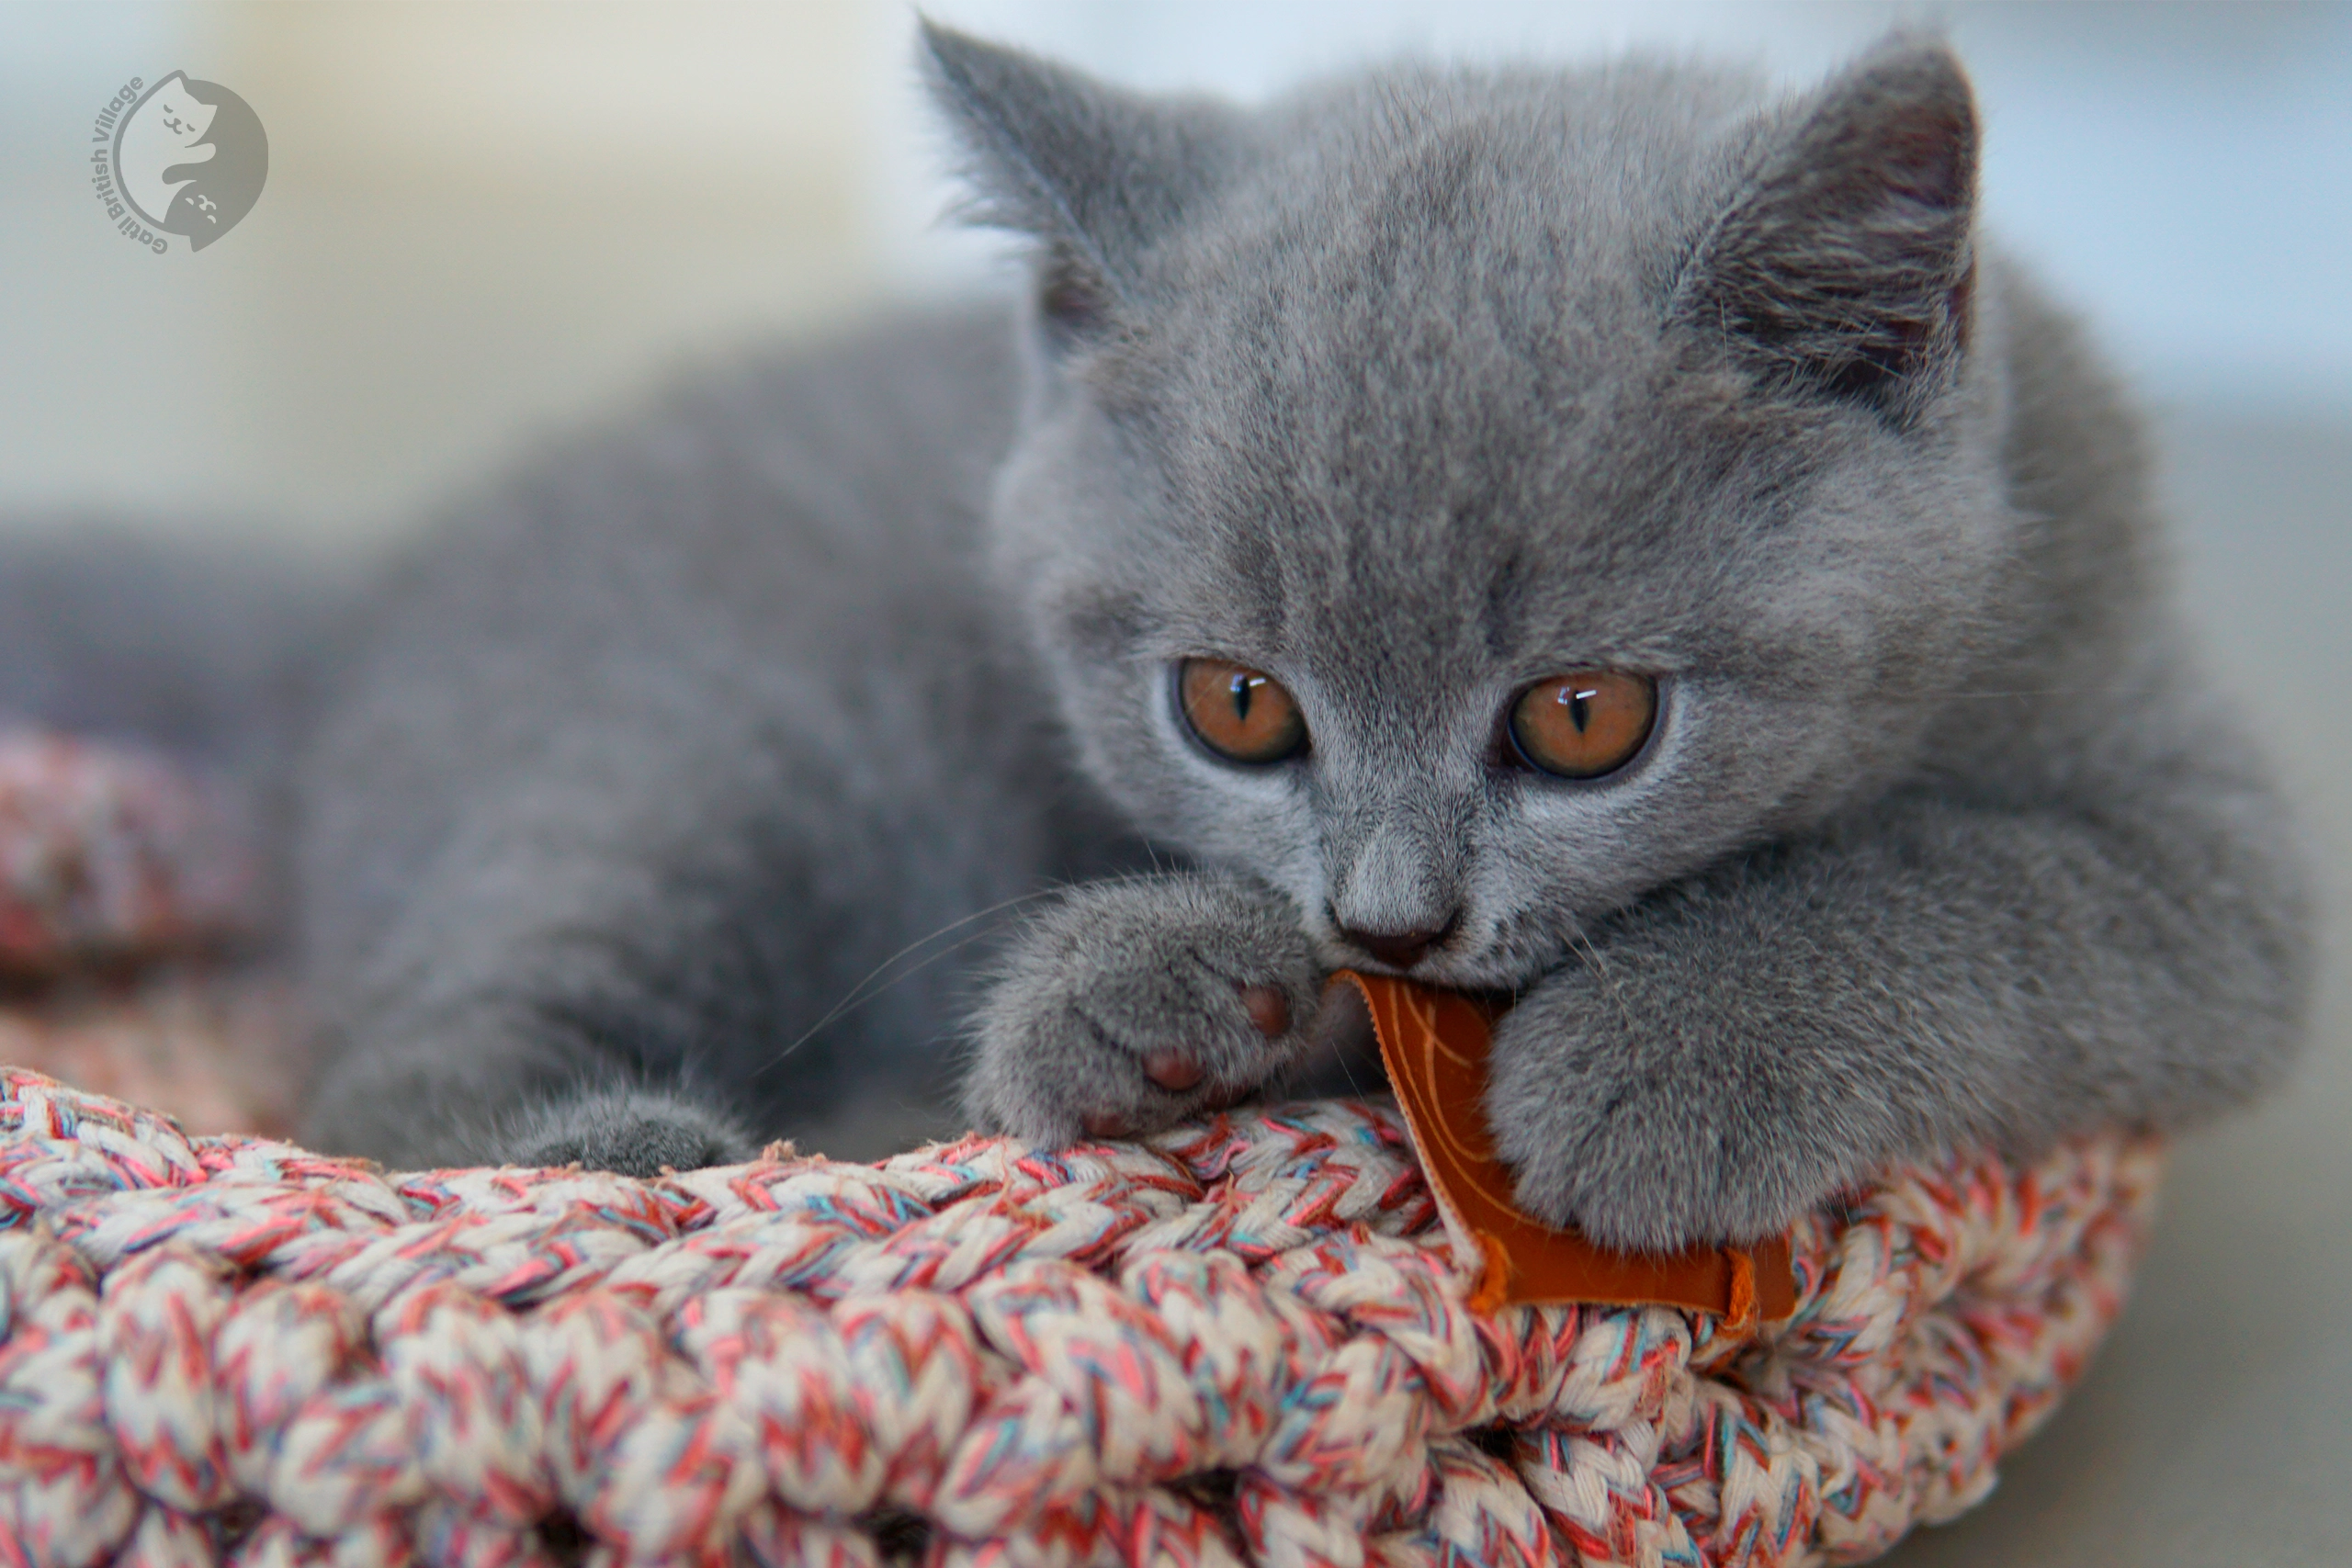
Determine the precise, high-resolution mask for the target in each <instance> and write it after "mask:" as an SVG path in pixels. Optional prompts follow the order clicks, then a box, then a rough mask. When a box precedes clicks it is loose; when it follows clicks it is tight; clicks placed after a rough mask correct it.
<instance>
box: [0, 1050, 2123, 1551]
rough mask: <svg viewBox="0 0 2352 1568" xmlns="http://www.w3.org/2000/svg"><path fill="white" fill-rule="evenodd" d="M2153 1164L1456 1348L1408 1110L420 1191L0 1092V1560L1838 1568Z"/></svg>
mask: <svg viewBox="0 0 2352 1568" xmlns="http://www.w3.org/2000/svg"><path fill="white" fill-rule="evenodd" d="M2157 1168H2158V1153H2157V1150H2156V1148H2155V1147H2154V1145H2152V1144H2149V1143H2146V1142H2133V1141H2128V1140H2124V1139H2120V1138H2110V1139H2105V1140H2096V1141H2088V1142H2083V1143H2078V1144H2075V1145H2069V1146H2067V1147H2066V1148H2064V1149H2063V1150H2061V1151H2060V1152H2058V1153H2057V1154H2055V1155H2053V1156H2051V1157H2050V1158H2048V1159H2047V1160H2045V1161H2044V1162H2042V1163H2041V1165H2039V1166H2037V1167H2035V1168H2032V1169H2030V1170H2026V1171H2023V1172H2011V1171H2007V1170H2004V1169H2002V1168H1999V1167H1998V1166H1996V1165H1994V1164H1991V1163H1988V1162H1959V1163H1954V1164H1952V1165H1951V1166H1949V1167H1946V1168H1940V1169H1936V1170H1922V1171H1915V1172H1907V1173H1904V1174H1902V1175H1899V1176H1897V1177H1895V1178H1894V1179H1890V1180H1889V1181H1888V1182H1887V1183H1886V1184H1885V1185H1884V1186H1883V1187H1882V1188H1881V1189H1879V1190H1876V1191H1874V1192H1871V1193H1869V1194H1867V1195H1864V1196H1860V1197H1858V1198H1857V1199H1856V1200H1855V1201H1852V1202H1851V1203H1849V1205H1847V1206H1846V1207H1845V1208H1843V1209H1842V1210H1840V1211H1839V1212H1838V1213H1836V1214H1835V1215H1825V1216H1823V1217H1821V1218H1819V1219H1817V1220H1815V1221H1813V1222H1810V1223H1808V1224H1805V1225H1804V1226H1802V1227H1800V1229H1799V1232H1798V1234H1797V1237H1796V1244H1795V1254H1796V1267H1797V1271H1798V1300H1799V1308H1798V1311H1797V1314H1796V1315H1795V1317H1794V1318H1793V1320H1792V1321H1791V1322H1789V1323H1788V1324H1786V1325H1781V1326H1778V1327H1774V1328H1771V1329H1770V1330H1769V1331H1768V1332H1767V1334H1766V1336H1765V1337H1763V1338H1762V1339H1760V1340H1757V1341H1753V1342H1747V1343H1742V1342H1739V1341H1738V1340H1736V1339H1735V1338H1733V1337H1730V1336H1727V1335H1725V1334H1724V1333H1722V1332H1721V1331H1720V1329H1719V1325H1717V1324H1716V1322H1715V1320H1713V1319H1712V1318H1710V1317H1707V1316H1705V1315H1703V1314H1690V1313H1684V1312H1679V1311H1672V1310H1668V1309H1662V1308H1646V1309H1627V1308H1611V1307H1595V1306H1583V1307H1544V1308H1515V1309H1509V1310H1506V1311H1504V1312H1503V1313H1501V1314H1498V1315H1497V1316H1494V1317H1491V1318H1480V1317H1477V1316H1476V1315H1474V1314H1471V1313H1470V1312H1469V1311H1468V1310H1467V1309H1466V1307H1465V1306H1464V1296H1465V1294H1466V1291H1465V1283H1466V1282H1465V1281H1464V1280H1462V1279H1461V1278H1460V1277H1459V1276H1458V1275H1457V1274H1456V1272H1455V1269H1454V1265H1453V1257H1452V1254H1451V1252H1450V1250H1449V1248H1448V1247H1447V1244H1446V1242H1445V1240H1444V1234H1443V1230H1442V1226H1441V1225H1440V1224H1439V1221H1438V1216H1437V1214H1436V1213H1435V1210H1434V1208H1433V1205H1432V1203H1431V1201H1430V1194H1429V1190H1428V1189H1427V1188H1426V1186H1425V1185H1424V1184H1423V1182H1422V1180H1421V1178H1420V1175H1419V1170H1418V1168H1416V1166H1415V1164H1414V1162H1413V1158H1412V1154H1411V1150H1410V1148H1409V1146H1408V1145H1407V1143H1406V1141H1405V1138H1404V1134H1403V1133H1402V1130H1401V1128H1400V1126H1399V1124H1398V1122H1397V1119H1396V1118H1395V1116H1394V1114H1393V1113H1392V1112H1389V1111H1384V1110H1381V1109H1379V1108H1376V1107H1369V1106H1363V1105H1358V1104H1353V1103H1346V1102H1330V1103H1320V1104H1313V1105H1306V1106H1297V1107H1291V1108H1287V1109H1283V1110H1279V1111H1249V1112H1239V1113H1235V1114H1232V1115H1228V1116H1224V1117H1220V1118H1218V1119H1217V1120H1216V1121H1214V1122H1208V1123H1206V1124H1204V1125H1199V1126H1195V1127H1192V1128H1189V1129H1184V1130H1182V1131H1179V1132H1177V1133H1173V1134H1168V1135H1165V1136H1162V1137H1160V1138H1159V1139H1156V1140H1154V1141H1152V1142H1151V1143H1149V1144H1148V1145H1098V1146H1089V1147H1084V1148H1080V1149H1077V1150H1073V1151H1070V1152H1069V1153H1066V1154H1061V1155H1044V1154H1037V1153H1034V1152H1031V1151H1029V1150H1026V1149H1024V1148H1023V1147H1021V1146H1019V1145H1013V1144H1010V1143H1007V1142H1004V1141H1001V1140H994V1139H983V1138H977V1137H975V1138H969V1139H967V1140H965V1141H963V1142H961V1143H955V1144H947V1145H938V1146H935V1147H932V1148H928V1149H924V1150H921V1151H919V1152H916V1153H913V1154H908V1155H903V1156H899V1157H898V1158H895V1159H891V1160H888V1161H886V1162H884V1163H882V1164H880V1165H876V1166H858V1165H843V1164H834V1163H831V1162H829V1161H826V1160H822V1159H805V1158H796V1157H791V1156H789V1155H788V1154H783V1153H781V1152H779V1151H772V1153H771V1157H768V1158H766V1159H763V1160H762V1161H760V1162H759V1163H756V1164H752V1165H746V1166H738V1167H733V1168H723V1169H712V1170H701V1171H695V1172H691V1173H688V1174H684V1175H680V1176H675V1177H671V1178H668V1179H662V1180H655V1181H638V1180H632V1179H627V1178H624V1177H618V1176H613V1175H606V1174H599V1173H585V1174H583V1173H581V1172H579V1171H563V1170H551V1171H535V1170H511V1169H510V1170H488V1169H485V1170H444V1171H432V1172H426V1173H423V1174H417V1175H387V1174H384V1173H381V1172H379V1171H377V1170H375V1169H374V1168H370V1167H368V1166H365V1165H362V1164H358V1163H354V1162H350V1161H345V1160H337V1159H328V1158H323V1157H321V1156H316V1155H311V1154H309V1153H306V1152H304V1151H302V1150H300V1149H299V1148H295V1147H293V1146H291V1145H287V1144H283V1143H274V1142H268V1141H264V1140H259V1139H252V1138H237V1137H215V1138H190V1137H187V1136H184V1135H183V1134H182V1133H181V1132H180V1130H179V1129H178V1127H177V1126H176V1125H175V1123H173V1122H171V1121H169V1120H168V1119H166V1118H164V1117H162V1116H158V1115H155V1114H153V1113H150V1112H146V1111H139V1110H136V1109H133V1108H131V1107H130V1106H126V1105H123V1104H121V1103H119V1102H118V1101H115V1100H107V1099H105V1098H103V1097H100V1096H96V1095H89V1094H82V1093H77V1092H75V1091H74V1090H71V1089H64V1088H62V1087H61V1086H59V1085H57V1084H56V1083H53V1082H51V1080H49V1079H47V1078H44V1077H40V1076H39V1075H37V1074H33V1073H29V1072H24V1071H21V1070H13V1069H11V1070H7V1071H5V1072H0V1227H5V1228H0V1478H5V1484H0V1562H12V1563H39V1564H43V1565H55V1568H69V1565H80V1564H96V1563H107V1562H119V1563H134V1562H135V1563H141V1564H180V1563H187V1564H198V1563H209V1562H233V1563H238V1564H254V1565H259V1564H272V1565H279V1564H285V1565H291V1564H322V1565H323V1564H335V1565H337V1568H345V1565H348V1568H361V1565H372V1564H393V1563H411V1562H413V1563H431V1564H450V1565H458V1568H467V1565H474V1564H482V1565H491V1564H497V1565H502V1568H503V1565H516V1568H522V1565H535V1564H553V1563H558V1562H578V1561H582V1559H583V1557H584V1560H585V1561H587V1562H594V1563H600V1564H605V1563H608V1564H614V1565H616V1568H618V1565H621V1564H650V1563H681V1564H696V1565H700V1564H714V1565H715V1564H720V1563H747V1564H759V1565H781V1564H786V1563H823V1564H838V1565H841V1568H865V1565H868V1564H877V1563H880V1562H889V1561H915V1562H926V1563H939V1564H951V1563H953V1564H963V1563H974V1564H978V1563H983V1562H1003V1563H1008V1564H1013V1563H1039V1564H1078V1563H1091V1562H1136V1563H1144V1562H1150V1563H1165V1564H1170V1565H1182V1564H1192V1563H1219V1564H1223V1563H1236V1562H1263V1563H1275V1564H1285V1565H1288V1564H1300V1565H1305V1564H1315V1563H1340V1564H1354V1563H1360V1562H1363V1563H1422V1562H1428V1563H1436V1562H1446V1563H1549V1562H1583V1563H1642V1564H1684V1565H1690V1568H1700V1565H1714V1564H1729V1563H1741V1564H1755V1565H1763V1564H1782V1563H1799V1562H1854V1561H1859V1560H1860V1559H1863V1558H1867V1557H1869V1556H1871V1555H1872V1554H1873V1553H1875V1552H1877V1551H1882V1550H1883V1549H1884V1548H1885V1547H1886V1546H1888V1545H1889V1544H1890V1543H1892V1542H1893V1541H1894V1540H1896V1539H1897V1538H1898V1537H1899V1536H1901V1535H1902V1534H1903V1533H1904V1532H1905V1530H1906V1529H1909V1528H1910V1527H1911V1526H1912V1525H1913V1524H1915V1523H1917V1522H1919V1521H1922V1520H1932V1519H1939V1518H1943V1517H1948V1516H1950V1515H1951V1514H1953V1513H1955V1512H1957V1511H1958V1510H1960V1509H1962V1508H1963V1507H1965V1506H1967V1505H1968V1504H1970V1503H1971V1502H1973V1500H1974V1499H1976V1498H1977V1497H1978V1496H1980V1495H1982V1494H1983V1493H1984V1491H1985V1489H1986V1488H1987V1487H1988V1486H1989V1485H1990V1484H1991V1483H1992V1479H1993V1467H1994V1462H1995V1461H1996V1458H1997V1457H1998V1456H1999V1455H2000V1454H2001V1453H2002V1452H2003V1451H2004V1450H2007V1448H2008V1447H2009V1446H2010V1445H2011V1444H2013V1443H2014V1442H2016V1441H2017V1440H2018V1438H2019V1437H2020V1436H2021V1435H2022V1434H2023V1433H2024V1432H2025V1431H2026V1430H2027V1429H2028V1428H2030V1427H2032V1426H2033V1425H2034V1424H2035V1423H2036V1422H2037V1421H2038V1420H2039V1419H2041V1417H2042V1416H2044V1415H2045V1414H2047V1413H2048V1411H2049V1410H2050V1409H2051V1408H2052V1404H2053V1402H2054V1401H2055V1400H2056V1399H2057V1398H2058V1396H2059V1394H2060V1393H2061V1391H2062V1390H2063V1389H2064V1387H2065V1385H2066V1384H2067V1383H2068V1382H2070V1380H2072V1379H2073V1378H2074V1377H2075V1374H2076V1372H2077V1371H2079V1370H2080V1368H2081V1367H2082V1365H2083V1362H2084V1359H2085V1358H2086V1356H2087V1355H2088V1354H2089V1352H2090V1350H2091V1348H2092V1347H2093V1345H2094V1344H2095V1342H2096V1341H2097V1340H2098V1337H2099V1336H2100V1334H2101V1332H2102V1331H2103V1330H2104V1329H2105V1328H2106V1326H2107V1325H2108V1324H2109V1321H2110V1320H2111V1319H2112V1318H2113V1316H2114V1314H2115V1313H2116V1311H2117V1309H2118V1306H2119V1304H2120V1297H2121V1293H2122V1291H2123V1288H2124V1284H2125V1280H2126V1277H2127V1274H2128V1272H2129V1269H2130V1268H2131V1262H2132V1260H2133V1258H2134V1257H2135V1254H2136V1252H2137V1249H2138V1246H2139V1242H2140V1239H2141V1235H2142V1231H2143V1224H2144V1222H2145V1219H2146V1216H2147V1213H2148V1208H2149V1204H2150V1202H2151V1200H2152V1198H2153V1195H2154V1185H2155V1179H2156V1175H2157Z"/></svg>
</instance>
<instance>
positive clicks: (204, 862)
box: [0, 729, 259, 977]
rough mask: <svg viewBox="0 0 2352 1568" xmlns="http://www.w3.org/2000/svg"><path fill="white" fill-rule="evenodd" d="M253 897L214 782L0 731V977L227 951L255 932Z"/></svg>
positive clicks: (114, 746) (241, 838) (112, 753)
mask: <svg viewBox="0 0 2352 1568" xmlns="http://www.w3.org/2000/svg"><path fill="white" fill-rule="evenodd" d="M258 891H259V878H258V876H257V874H256V871H255V865H254V855H253V853H252V851H251V846H250V844H249V842H248V840H247V834H246V832H245V831H244V828H243V824H242V823H241V822H240V820H239V814H238V813H237V812H236V811H235V810H234V809H233V807H232V805H231V803H230V801H229V799H228V797H227V794H226V792H225V791H224V790H223V789H222V788H220V786H219V785H218V784H215V783H213V782H212V781H209V780H207V779H205V778H204V777H202V776H201V775H199V774H197V773H192V772H190V771H189V770H187V769H184V768H182V767H179V766H177V765H176V764H175V763H173V762H171V761H167V760H166V759H164V757H162V756H160V755H158V754H157V753H155V752H153V751H150V750H144V749H142V748H139V747H135V746H130V745H125V744H118V743H114V742H109V741H101V740H88V739H75V738H73V737H68V736H62V735H57V734H53V733H50V732H47V731H43V730H38V729H6V730H0V977H6V976H17V977H44V976H51V975H54V974H57V973H59V972H62V971H63V970H66V969H68V968H72V967H89V966H93V965H98V966H105V965H112V964H131V963H136V962H139V961H141V960H146V959H153V958H158V957H165V956H173V955H178V954H187V953H201V952H206V951H209V950H212V949H216V948H219V947H220V946H223V945H225V944H227V943H230V942H233V941H234V940H235V939H237V938H238V937H240V936H244V935H247V934H250V933H251V932H252V931H254V927H255V925H256V919H255V908H254V906H255V902H256V899H257V897H258Z"/></svg>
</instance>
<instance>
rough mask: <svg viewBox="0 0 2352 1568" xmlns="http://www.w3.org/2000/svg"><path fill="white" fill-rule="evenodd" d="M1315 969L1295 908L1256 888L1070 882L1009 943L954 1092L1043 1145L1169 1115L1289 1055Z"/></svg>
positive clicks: (1186, 880) (1259, 1076) (991, 1119)
mask: <svg viewBox="0 0 2352 1568" xmlns="http://www.w3.org/2000/svg"><path fill="white" fill-rule="evenodd" d="M1320 979H1321V972H1320V970H1319V969H1318V968H1317V964H1316V962H1315V958H1314V955H1313V953H1311V952H1310V951H1309V949H1308V946H1307V942H1306V935H1305V933H1304V931H1303V929H1302V926H1301V922H1300V919H1299V916H1298V910H1297V909H1296V908H1295V907H1294V906H1293V905H1292V904H1291V903H1290V901H1289V900H1288V899H1286V898H1284V897H1282V896H1281V895H1280V894H1278V893H1275V892H1273V891H1272V890H1271V889H1269V888H1267V887H1265V886H1262V885H1261V884H1258V883H1255V882H1251V881H1249V880H1247V879H1244V878H1241V877H1238V876H1231V875H1221V874H1206V873H1203V874H1163V875H1153V876H1136V877H1132V878H1127V879H1125V880H1120V881H1112V882H1097V883H1092V884H1089V885H1086V886H1080V887H1078V888H1075V889H1073V890H1071V891H1070V892H1069V893H1068V894H1066V895H1064V896H1063V897H1061V898H1060V899H1059V900H1058V901H1057V903H1056V904H1054V905H1053V906H1052V907H1051V908H1047V909H1046V910H1044V911H1043V912H1042V913H1040V914H1038V915H1037V916H1035V918H1033V919H1031V921H1030V922H1029V924H1028V926H1027V929H1026V930H1025V931H1023V933H1022V934H1021V936H1020V938H1019V940H1018V941H1017V942H1015V943H1014V945H1013V947H1012V951H1011V952H1010V953H1009V954H1008V955H1007V957H1006V959H1005V961H1004V964H1003V965H1002V968H1001V974H1000V976H999V978H998V980H997V982H996V984H995V986H994V987H993V988H992V989H991V990H990V992H989V997H988V999H987V1001H986V1003H985V1004H984V1005H983V1006H982V1008H981V1010H980V1012H979V1015H978V1021H977V1022H978V1059H977V1060H976V1061H975V1063H974V1064H973V1068H972V1073H971V1076H970V1077H969V1079H968V1080H967V1083H966V1086H965V1103H966V1105H967V1107H968V1108H969V1109H970V1111H971V1112H972V1113H973V1115H975V1116H976V1117H978V1118H979V1119H980V1120H981V1121H982V1122H984V1123H986V1124H987V1125H989V1126H991V1127H995V1128H999V1129H1001V1130H1003V1131H1006V1132H1011V1133H1013V1134H1019V1135H1021V1136H1023V1137H1027V1138H1032V1139H1035V1140H1037V1141H1039V1142H1041V1143H1048V1144H1067V1143H1070V1142H1073V1141H1075V1140H1077V1139H1079V1138H1080V1137H1084V1136H1116V1135H1122V1134H1133V1133H1140V1132H1146V1131H1148V1130H1150V1129H1152V1128H1154V1127H1159V1126H1163V1125H1166V1124H1167V1123H1169V1122H1174V1121H1177V1120H1179V1119H1181V1118H1182V1117H1185V1116H1188V1115H1192V1114H1195V1113H1197V1112H1199V1111H1203V1110H1205V1109H1208V1108H1210V1107H1212V1106H1215V1105H1218V1104H1222V1103H1226V1102H1227V1101H1229V1100H1233V1099H1236V1098H1238V1097H1239V1096H1240V1095H1243V1094H1246V1093H1248V1092H1250V1090H1253V1089H1258V1088H1260V1087H1261V1086H1262V1085H1264V1084H1265V1083H1267V1082H1268V1081H1270V1080H1272V1079H1274V1078H1277V1077H1280V1076H1281V1075H1282V1074H1283V1072H1284V1071H1286V1070H1287V1069H1289V1068H1291V1067H1293V1066H1296V1065H1297V1064H1298V1063H1299V1061H1300V1060H1301V1058H1302V1057H1303V1056H1304V1055H1305V1054H1306V1043H1305V1029H1306V1023H1307V1021H1308V1020H1309V1018H1310V1017H1311V1016H1312V1015H1313V1012H1314V1009H1315V1003H1316V995H1317V987H1318V984H1319V982H1320Z"/></svg>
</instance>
